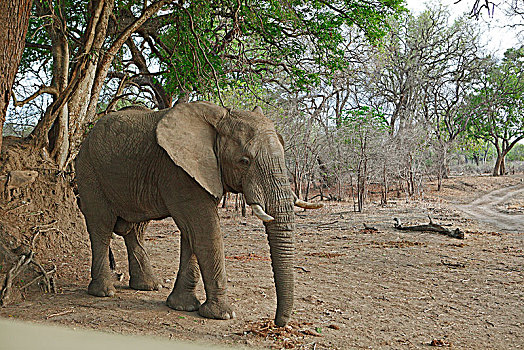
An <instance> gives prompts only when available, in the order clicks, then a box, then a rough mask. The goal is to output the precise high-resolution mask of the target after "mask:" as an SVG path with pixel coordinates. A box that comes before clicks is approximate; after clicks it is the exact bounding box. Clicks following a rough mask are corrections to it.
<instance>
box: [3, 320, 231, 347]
mask: <svg viewBox="0 0 524 350" xmlns="http://www.w3.org/2000/svg"><path fill="white" fill-rule="evenodd" d="M7 349H9V350H18V349H23V350H28V349H39V350H48V349H50V350H51V349H53V350H66V349H67V350H71V349H75V350H84V349H85V350H88V349H89V350H93V349H111V350H132V349H140V350H144V349H147V350H163V349H166V350H167V349H169V350H186V349H187V350H203V349H212V350H213V349H214V350H219V349H222V350H227V349H233V348H231V347H229V348H228V347H219V346H214V345H207V344H206V345H203V344H191V343H185V342H181V341H177V340H165V339H158V338H157V339H155V338H152V337H146V336H137V335H122V334H112V333H105V332H99V331H94V330H85V329H71V328H65V327H58V326H49V325H42V324H35V323H28V322H20V321H14V320H6V319H0V350H7Z"/></svg>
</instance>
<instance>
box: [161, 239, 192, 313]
mask: <svg viewBox="0 0 524 350" xmlns="http://www.w3.org/2000/svg"><path fill="white" fill-rule="evenodd" d="M199 279H200V270H199V268H198V263H197V259H196V256H195V254H193V250H192V249H191V245H190V244H189V241H188V239H187V236H186V234H184V233H182V234H181V235H180V266H179V269H178V274H177V278H176V281H175V286H174V287H173V291H172V292H171V294H170V295H169V297H168V298H167V302H166V303H167V306H169V307H170V308H172V309H175V310H180V311H196V310H198V309H199V308H200V300H198V298H197V296H196V286H197V283H198V280H199Z"/></svg>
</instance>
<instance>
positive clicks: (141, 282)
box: [124, 221, 162, 290]
mask: <svg viewBox="0 0 524 350" xmlns="http://www.w3.org/2000/svg"><path fill="white" fill-rule="evenodd" d="M148 223H149V221H144V222H139V223H133V224H131V229H130V230H129V232H128V233H127V234H126V235H125V236H124V241H125V243H126V248H127V259H128V261H129V287H131V288H133V289H137V290H160V289H162V285H161V284H160V282H159V281H158V280H157V279H156V278H155V277H154V275H153V268H152V267H151V263H150V262H149V256H148V254H147V252H146V250H145V248H144V231H145V229H146V227H147V225H148Z"/></svg>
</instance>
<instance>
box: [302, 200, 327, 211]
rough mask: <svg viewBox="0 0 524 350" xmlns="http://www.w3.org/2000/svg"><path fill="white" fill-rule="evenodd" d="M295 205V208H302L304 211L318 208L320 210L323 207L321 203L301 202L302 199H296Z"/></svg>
mask: <svg viewBox="0 0 524 350" xmlns="http://www.w3.org/2000/svg"><path fill="white" fill-rule="evenodd" d="M295 205H296V206H297V207H300V208H304V209H319V208H322V207H323V206H324V204H322V203H311V202H306V201H303V200H302V199H298V198H297V199H296V200H295Z"/></svg>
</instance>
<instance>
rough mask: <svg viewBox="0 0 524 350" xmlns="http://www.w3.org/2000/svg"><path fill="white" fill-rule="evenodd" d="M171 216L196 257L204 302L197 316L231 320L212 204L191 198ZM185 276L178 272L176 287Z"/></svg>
mask: <svg viewBox="0 0 524 350" xmlns="http://www.w3.org/2000/svg"><path fill="white" fill-rule="evenodd" d="M206 196H208V195H207V194H206ZM172 213H173V214H172V216H173V218H174V219H175V222H176V224H177V226H178V227H179V228H180V231H181V232H182V234H183V235H185V236H186V237H187V240H188V243H187V244H188V245H189V246H190V247H191V249H192V252H193V253H194V254H195V255H196V258H197V261H198V266H199V267H200V273H201V274H202V280H203V282H204V289H205V291H206V301H205V302H204V303H203V304H202V305H201V306H200V308H199V309H198V313H199V314H200V315H201V316H203V317H207V318H216V319H222V320H227V319H230V318H233V317H235V313H234V312H233V309H232V308H231V305H230V304H229V302H228V300H227V296H226V282H227V278H226V271H225V262H224V246H223V242H222V233H221V231H220V223H219V218H218V212H217V207H216V203H215V202H214V201H211V200H198V199H197V198H196V196H194V197H193V201H191V202H185V203H184V205H181V206H177V207H176V208H174V209H173V210H172ZM187 250H188V249H187V247H186V248H185V249H182V251H181V253H182V254H185V253H184V251H187ZM189 266H194V265H189ZM192 268H194V267H192ZM185 273H187V272H183V273H182V275H181V274H180V273H179V276H178V278H177V282H176V284H179V283H180V284H181V287H182V286H184V283H187V282H183V278H184V277H183V276H184V274H185ZM186 286H190V285H189V284H186ZM173 292H175V293H179V292H178V285H175V289H174V290H173Z"/></svg>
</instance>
